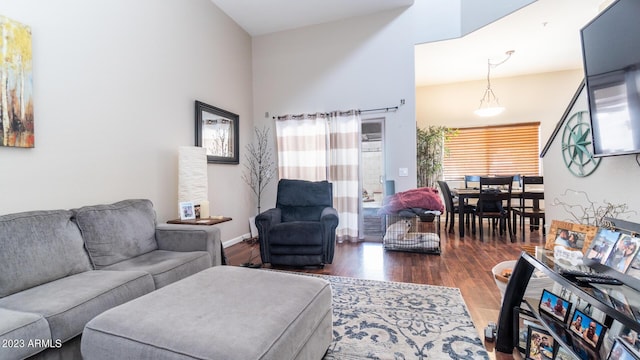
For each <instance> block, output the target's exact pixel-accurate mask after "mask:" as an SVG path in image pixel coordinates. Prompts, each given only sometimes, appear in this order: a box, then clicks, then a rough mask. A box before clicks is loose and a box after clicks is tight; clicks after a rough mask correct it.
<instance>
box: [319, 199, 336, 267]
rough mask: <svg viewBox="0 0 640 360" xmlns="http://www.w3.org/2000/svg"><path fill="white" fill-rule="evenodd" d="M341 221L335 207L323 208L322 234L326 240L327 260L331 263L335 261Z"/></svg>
mask: <svg viewBox="0 0 640 360" xmlns="http://www.w3.org/2000/svg"><path fill="white" fill-rule="evenodd" d="M339 222H340V218H339V216H338V211H337V210H336V209H335V208H332V207H326V208H324V209H323V210H322V213H321V214H320V224H321V228H322V236H323V237H324V239H325V240H326V241H324V253H325V256H326V259H325V260H326V261H327V263H329V264H331V262H333V253H334V251H335V247H336V228H337V227H338V223H339Z"/></svg>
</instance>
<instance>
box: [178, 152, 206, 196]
mask: <svg viewBox="0 0 640 360" xmlns="http://www.w3.org/2000/svg"><path fill="white" fill-rule="evenodd" d="M208 199H209V181H208V178H207V151H206V149H205V148H203V147H199V146H180V148H179V149H178V201H179V202H185V201H192V202H193V203H194V204H201V203H202V202H203V201H208Z"/></svg>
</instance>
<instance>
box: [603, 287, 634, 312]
mask: <svg viewBox="0 0 640 360" xmlns="http://www.w3.org/2000/svg"><path fill="white" fill-rule="evenodd" d="M609 301H610V302H611V305H613V308H614V309H616V310H618V311H620V312H621V313H623V314H625V315H627V317H629V318H631V319H635V317H634V316H633V311H632V310H631V306H629V301H628V300H627V297H626V296H624V294H623V293H622V291H618V290H610V291H609Z"/></svg>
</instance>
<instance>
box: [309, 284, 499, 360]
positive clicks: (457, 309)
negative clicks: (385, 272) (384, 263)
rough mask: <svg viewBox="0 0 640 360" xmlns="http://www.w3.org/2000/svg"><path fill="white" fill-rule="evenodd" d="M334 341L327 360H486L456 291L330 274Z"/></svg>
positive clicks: (482, 347)
mask: <svg viewBox="0 0 640 360" xmlns="http://www.w3.org/2000/svg"><path fill="white" fill-rule="evenodd" d="M310 276H320V277H322V278H324V279H327V280H328V281H329V282H330V283H331V287H332V289H331V290H332V292H333V342H332V343H331V345H330V346H329V350H328V351H327V354H326V356H325V357H324V359H325V360H334V359H335V360H338V359H346V360H350V359H354V360H355V359H474V360H475V359H488V358H489V356H488V354H487V351H486V349H485V348H484V346H483V343H482V340H480V338H479V336H478V332H477V331H476V328H475V327H474V325H473V322H472V320H471V317H470V315H469V311H468V308H467V305H466V304H465V302H464V300H463V298H462V295H461V293H460V289H457V288H451V287H443V286H432V285H419V284H410V283H400V282H387V281H376V280H364V279H355V278H347V277H338V276H328V275H310Z"/></svg>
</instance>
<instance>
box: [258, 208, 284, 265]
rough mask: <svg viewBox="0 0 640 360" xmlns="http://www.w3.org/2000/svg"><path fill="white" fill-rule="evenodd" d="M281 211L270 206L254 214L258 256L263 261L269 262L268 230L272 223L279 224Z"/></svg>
mask: <svg viewBox="0 0 640 360" xmlns="http://www.w3.org/2000/svg"><path fill="white" fill-rule="evenodd" d="M281 221H282V212H281V211H280V209H279V208H271V209H269V210H267V211H265V212H262V213H260V214H258V216H256V220H255V223H256V228H258V240H259V241H260V258H261V259H262V262H263V263H268V262H271V249H270V247H269V230H270V229H271V227H272V226H273V225H276V224H280V222H281Z"/></svg>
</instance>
